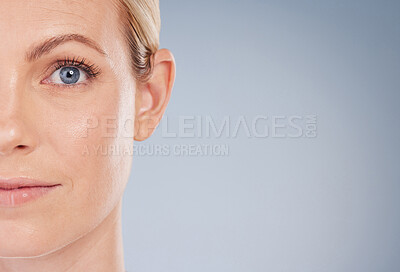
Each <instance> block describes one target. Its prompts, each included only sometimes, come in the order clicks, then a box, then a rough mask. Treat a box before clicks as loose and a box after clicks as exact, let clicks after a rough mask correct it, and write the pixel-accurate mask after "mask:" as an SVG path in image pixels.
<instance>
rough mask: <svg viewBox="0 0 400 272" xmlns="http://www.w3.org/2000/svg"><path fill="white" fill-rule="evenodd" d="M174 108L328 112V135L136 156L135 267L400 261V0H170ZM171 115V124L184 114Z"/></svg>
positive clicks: (349, 266)
mask: <svg viewBox="0 0 400 272" xmlns="http://www.w3.org/2000/svg"><path fill="white" fill-rule="evenodd" d="M161 13H162V21H163V28H162V34H161V46H162V47H166V48H169V49H170V50H171V51H173V53H174V54H175V57H176V61H177V80H176V84H175V88H174V90H173V96H172V100H171V103H170V105H169V106H168V109H167V112H166V115H167V116H168V118H169V119H170V120H169V122H170V123H171V127H172V128H174V127H176V124H175V123H176V120H177V119H176V118H178V117H179V116H184V115H200V116H205V115H210V116H212V117H213V118H215V120H217V121H218V120H222V119H221V118H223V117H224V116H227V115H228V116H232V118H233V119H234V120H236V119H237V117H239V116H241V115H243V116H246V118H249V120H251V118H253V117H254V116H257V115H267V116H274V115H286V116H288V115H301V116H303V115H306V114H315V115H317V116H318V123H317V125H318V135H317V137H316V138H304V137H302V138H273V137H268V138H251V137H247V136H246V135H245V133H239V135H238V136H237V137H235V138H229V137H225V136H223V137H220V138H217V137H214V138H205V137H196V138H179V137H177V138H166V137H163V135H162V133H160V130H157V133H156V134H155V135H154V136H153V137H152V138H151V139H149V141H147V142H145V143H140V144H145V145H153V144H161V145H169V146H171V145H174V144H207V143H214V144H228V145H229V156H223V157H216V156H208V157H200V156H180V157H179V156H178V157H176V156H137V157H135V158H134V163H133V169H132V174H131V180H130V182H129V185H128V187H127V190H126V193H125V197H124V210H123V233H124V246H125V258H126V268H127V270H128V271H130V272H131V271H146V272H147V271H152V272H153V271H154V272H160V271H171V272H188V271H190V272H204V271H216V272H217V271H218V272H221V271H232V272H239V271H243V272H244V271H245V272H258V271H262V272H270V271H271V272H275V271H295V272H303V271H304V272H310V271H318V272H321V271H331V272H339V271H346V272H347V271H349V272H357V271H360V272H361V271H362V272H368V271H379V272H384V271H393V272H395V271H400V258H399V256H400V235H399V234H400V232H399V230H400V212H399V207H400V197H399V196H400V170H399V168H400V167H399V151H400V149H399V139H400V122H399V117H400V114H399V113H400V109H399V102H400V94H399V91H400V88H399V87H400V2H399V1H377V0H376V1H367V0H364V1H354V0H353V1H348V0H347V1H345V0H343V1H319V0H318V1H317V0H315V1H311V0H309V1H295V0H293V1H256V0H246V1H244V0H242V1H238V0H231V1H227V0H202V1H177V0H168V1H161ZM171 130H172V129H171Z"/></svg>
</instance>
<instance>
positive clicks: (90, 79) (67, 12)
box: [0, 0, 136, 257]
mask: <svg viewBox="0 0 400 272" xmlns="http://www.w3.org/2000/svg"><path fill="white" fill-rule="evenodd" d="M119 20H120V18H119V17H118V15H117V12H116V10H115V8H114V5H113V4H112V3H111V1H109V0H97V1H89V0H88V1H73V0H72V1H71V0H69V1H65V0H35V1H24V0H2V1H0V41H1V42H0V60H1V62H0V97H1V98H0V179H1V180H3V185H1V181H0V241H1V242H0V256H2V257H27V256H38V255H42V254H46V253H48V252H50V251H53V250H55V249H58V248H61V247H63V246H65V245H67V244H69V243H70V242H72V241H74V240H76V239H78V238H79V237H81V236H83V235H84V234H86V233H88V232H89V231H91V230H93V229H94V228H95V227H96V226H97V225H98V224H99V223H101V222H102V221H103V220H104V219H105V218H106V217H107V216H108V215H109V214H110V212H111V211H112V210H113V209H114V208H115V207H116V206H117V205H118V204H119V202H120V200H121V196H122V194H123V190H124V187H125V183H126V181H127V180H128V177H129V172H130V167H131V157H132V156H131V155H132V154H131V152H130V151H131V148H132V145H133V138H134V129H133V126H132V124H133V122H134V117H135V89H136V85H135V84H136V83H135V80H134V76H133V74H132V73H131V72H130V71H131V70H130V59H129V54H128V47H127V45H126V42H125V40H124V37H123V36H122V34H121V32H120V31H119V29H120V28H119V24H120V22H119ZM19 177H27V178H30V179H35V180H38V181H40V182H39V183H40V185H43V184H42V183H45V184H44V185H45V187H43V186H42V187H40V188H41V189H38V188H39V187H37V188H35V189H32V188H28V189H26V188H25V189H24V190H22V189H21V188H20V189H16V190H9V189H11V188H4V187H7V186H9V185H10V184H8V185H5V184H7V182H4V180H5V179H10V178H19ZM10 182H14V183H15V184H17V183H18V182H19V181H18V179H17V180H11V181H10V180H9V181H8V183H10ZM25 182H28V183H29V182H31V181H29V180H28V181H25ZM39 183H34V184H33V185H38V184H39ZM28 185H32V184H28ZM49 185H57V186H54V187H51V189H49V188H50V187H49ZM1 186H3V188H1ZM13 189H15V188H13ZM18 190H19V192H18Z"/></svg>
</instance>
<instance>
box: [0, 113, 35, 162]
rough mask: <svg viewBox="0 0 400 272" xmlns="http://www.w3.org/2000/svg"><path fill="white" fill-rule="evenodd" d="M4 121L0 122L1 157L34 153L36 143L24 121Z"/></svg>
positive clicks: (14, 119) (13, 119)
mask: <svg viewBox="0 0 400 272" xmlns="http://www.w3.org/2000/svg"><path fill="white" fill-rule="evenodd" d="M0 118H1V117H0ZM2 119H3V118H2ZM4 119H5V118H4ZM4 119H3V120H0V157H1V156H7V155H10V154H14V153H19V154H28V153H30V152H32V151H33V150H34V149H35V142H34V139H33V138H32V137H31V135H30V134H28V133H27V131H26V127H25V124H24V122H23V120H21V119H16V118H7V120H4Z"/></svg>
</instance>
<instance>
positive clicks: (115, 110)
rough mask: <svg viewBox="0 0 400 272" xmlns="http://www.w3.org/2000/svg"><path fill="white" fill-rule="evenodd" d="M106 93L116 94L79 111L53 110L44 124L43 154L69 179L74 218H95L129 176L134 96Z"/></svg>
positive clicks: (113, 201)
mask: <svg viewBox="0 0 400 272" xmlns="http://www.w3.org/2000/svg"><path fill="white" fill-rule="evenodd" d="M99 93H100V94H101V93H104V92H99ZM112 93H114V94H116V93H118V94H119V96H112V97H101V96H100V97H97V98H96V99H94V100H93V102H92V103H91V104H90V105H86V106H85V107H80V110H78V109H76V108H75V110H71V111H58V110H54V112H53V113H52V114H50V115H48V116H50V117H49V119H48V121H47V122H46V123H47V127H48V129H45V131H48V132H46V133H45V136H44V138H45V139H46V140H44V141H45V142H46V144H48V148H49V152H48V153H52V154H53V155H54V157H58V158H59V166H58V167H59V169H62V171H63V172H64V173H65V175H66V176H67V177H68V178H69V180H71V182H72V184H71V187H72V194H70V195H69V196H68V198H70V199H68V203H69V204H68V205H71V207H70V209H69V210H70V211H71V212H72V213H73V214H74V216H79V218H82V213H84V214H90V215H91V216H93V217H97V218H98V219H101V218H102V217H103V216H104V214H106V213H107V212H108V211H109V210H110V209H111V208H112V207H113V206H115V204H116V202H117V201H118V200H119V199H120V198H121V197H122V193H123V189H124V187H125V185H126V182H127V180H128V177H129V172H130V169H131V162H132V152H133V127H132V125H131V124H133V123H134V120H133V117H134V106H133V105H134V96H133V95H131V96H130V95H129V92H125V91H119V92H117V91H115V92H112ZM128 101H132V103H128ZM53 155H52V156H53ZM83 218H88V217H83ZM90 220H97V219H96V218H94V219H93V218H91V219H90Z"/></svg>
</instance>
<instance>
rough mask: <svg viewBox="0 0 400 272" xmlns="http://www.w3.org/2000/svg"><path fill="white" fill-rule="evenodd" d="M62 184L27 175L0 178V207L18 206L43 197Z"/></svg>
mask: <svg viewBox="0 0 400 272" xmlns="http://www.w3.org/2000/svg"><path fill="white" fill-rule="evenodd" d="M59 186H61V184H57V183H50V182H45V181H40V180H35V179H30V178H25V177H18V178H9V179H2V178H0V207H16V206H19V205H22V204H25V203H28V202H32V201H34V200H36V199H39V198H42V197H44V196H45V195H47V194H48V193H50V192H51V191H53V190H55V189H56V188H58V187H59Z"/></svg>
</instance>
